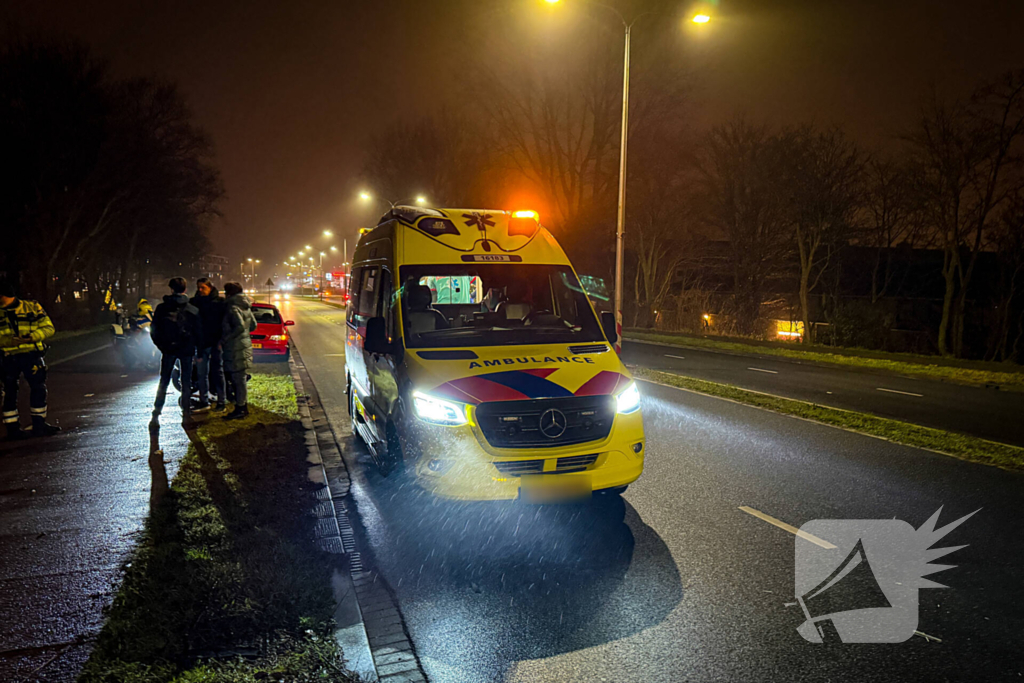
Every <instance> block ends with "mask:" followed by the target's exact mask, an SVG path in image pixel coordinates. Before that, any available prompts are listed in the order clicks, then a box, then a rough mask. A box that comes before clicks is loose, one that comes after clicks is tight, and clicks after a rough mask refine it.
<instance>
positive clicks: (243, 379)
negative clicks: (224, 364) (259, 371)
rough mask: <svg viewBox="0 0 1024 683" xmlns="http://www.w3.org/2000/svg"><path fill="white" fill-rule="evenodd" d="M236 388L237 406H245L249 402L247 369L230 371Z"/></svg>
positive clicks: (232, 383) (232, 382)
mask: <svg viewBox="0 0 1024 683" xmlns="http://www.w3.org/2000/svg"><path fill="white" fill-rule="evenodd" d="M228 374H229V376H230V377H231V385H232V386H233V387H234V388H235V401H234V403H235V406H237V407H239V408H244V407H245V406H246V405H247V404H248V403H249V384H248V375H247V373H246V371H245V370H242V371H241V372H231V373H228Z"/></svg>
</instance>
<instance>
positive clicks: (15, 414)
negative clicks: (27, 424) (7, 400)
mask: <svg viewBox="0 0 1024 683" xmlns="http://www.w3.org/2000/svg"><path fill="white" fill-rule="evenodd" d="M4 417H18V411H17V410H5V411H4Z"/></svg>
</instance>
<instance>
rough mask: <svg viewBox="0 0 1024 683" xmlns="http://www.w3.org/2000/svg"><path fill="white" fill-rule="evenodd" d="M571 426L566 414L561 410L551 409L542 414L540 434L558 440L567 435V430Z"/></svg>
mask: <svg viewBox="0 0 1024 683" xmlns="http://www.w3.org/2000/svg"><path fill="white" fill-rule="evenodd" d="M568 425H569V423H568V421H567V420H566V419H565V414H564V413H563V412H562V411H561V410H555V409H554V408H549V409H548V410H545V411H544V412H543V413H541V416H540V433H541V434H543V435H544V436H546V437H548V438H549V439H557V438H558V437H560V436H561V435H562V434H565V428H566V427H567V426H568Z"/></svg>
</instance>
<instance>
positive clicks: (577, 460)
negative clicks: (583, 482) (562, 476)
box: [555, 453, 597, 472]
mask: <svg viewBox="0 0 1024 683" xmlns="http://www.w3.org/2000/svg"><path fill="white" fill-rule="evenodd" d="M595 461H597V453H590V454H589V455H571V456H569V457H568V458H559V459H558V464H557V465H556V466H555V472H582V471H583V470H585V469H587V468H588V467H590V466H591V465H593V464H594V462H595Z"/></svg>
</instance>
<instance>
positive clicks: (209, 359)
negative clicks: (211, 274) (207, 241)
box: [190, 277, 225, 412]
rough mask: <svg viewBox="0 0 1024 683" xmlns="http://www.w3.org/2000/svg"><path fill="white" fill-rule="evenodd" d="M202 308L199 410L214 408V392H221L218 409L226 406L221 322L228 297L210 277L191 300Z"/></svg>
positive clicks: (198, 285) (198, 283)
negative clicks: (212, 404) (212, 402)
mask: <svg viewBox="0 0 1024 683" xmlns="http://www.w3.org/2000/svg"><path fill="white" fill-rule="evenodd" d="M190 303H191V304H192V305H193V306H195V307H196V309H197V310H198V311H199V320H200V321H201V322H202V324H203V338H202V339H201V340H200V342H199V348H198V350H197V351H196V365H197V366H198V371H199V372H198V374H199V404H198V405H196V406H195V407H194V409H193V410H194V411H195V412H202V411H206V410H209V409H210V392H211V391H213V393H215V394H216V395H217V405H216V410H217V411H218V412H220V411H223V410H224V408H225V396H224V393H225V386H224V363H223V360H222V358H221V349H220V337H221V333H222V332H221V325H222V324H223V322H224V309H225V305H224V297H222V296H221V295H220V292H218V291H217V288H216V287H214V286H213V283H212V282H210V279H209V278H206V277H201V278H199V280H197V281H196V295H195V296H194V297H192V301H191V302H190Z"/></svg>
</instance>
